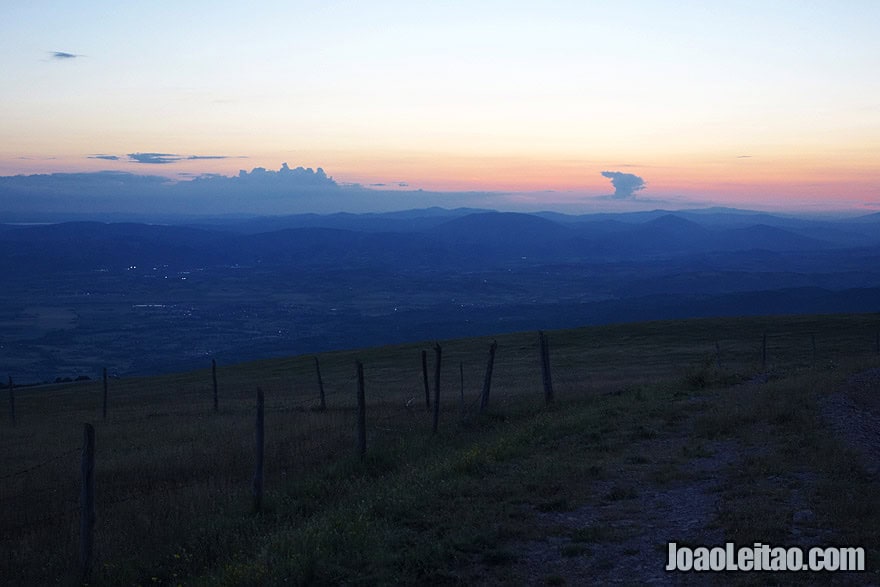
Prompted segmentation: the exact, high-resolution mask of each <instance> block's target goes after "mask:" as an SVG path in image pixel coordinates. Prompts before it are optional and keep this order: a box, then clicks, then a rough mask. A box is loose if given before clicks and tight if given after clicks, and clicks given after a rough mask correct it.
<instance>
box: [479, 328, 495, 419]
mask: <svg viewBox="0 0 880 587" xmlns="http://www.w3.org/2000/svg"><path fill="white" fill-rule="evenodd" d="M496 348H498V342H497V341H494V340H493V341H492V344H490V345H489V361H488V362H487V363H486V376H485V378H484V379H483V392H482V394H480V413H481V414H482V413H485V411H486V409H487V408H488V407H489V389H490V388H491V387H492V369H494V368H495V349H496Z"/></svg>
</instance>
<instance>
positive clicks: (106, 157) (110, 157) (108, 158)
mask: <svg viewBox="0 0 880 587" xmlns="http://www.w3.org/2000/svg"><path fill="white" fill-rule="evenodd" d="M89 159H104V160H106V161H119V159H120V157H119V155H103V154H97V155H89Z"/></svg>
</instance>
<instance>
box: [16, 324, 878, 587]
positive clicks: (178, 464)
mask: <svg viewBox="0 0 880 587" xmlns="http://www.w3.org/2000/svg"><path fill="white" fill-rule="evenodd" d="M878 324H880V318H878V316H877V315H876V314H871V315H838V316H800V317H777V318H739V319H708V320H688V321H676V322H649V323H641V324H630V325H616V326H603V327H590V328H581V329H574V330H561V331H551V332H549V333H548V339H549V343H550V361H551V365H552V369H553V372H552V375H553V377H552V379H553V386H554V392H555V399H554V402H553V404H552V405H546V404H545V401H544V393H543V390H542V383H541V373H540V368H539V363H538V348H537V337H536V334H535V333H534V332H528V333H521V334H508V335H500V336H498V337H497V343H498V346H497V353H496V361H495V369H494V376H493V378H492V387H491V395H490V400H489V404H488V410H487V412H486V413H485V414H483V415H479V414H478V411H477V406H478V401H479V400H478V398H479V393H480V390H481V388H482V384H483V381H484V369H485V366H486V358H487V351H488V348H489V344H490V342H491V340H490V339H487V338H479V339H466V340H441V341H440V343H441V349H442V355H441V358H442V362H441V365H442V369H441V377H440V398H441V404H440V407H441V410H440V412H439V427H438V431H437V433H436V434H432V432H431V425H432V413H431V412H430V411H428V410H426V409H425V404H424V401H425V392H424V387H423V379H422V373H421V361H420V351H421V350H427V351H428V368H429V371H431V372H432V374H433V369H434V367H435V365H436V362H435V355H434V351H433V350H432V348H431V343H430V342H424V343H420V344H411V345H404V346H394V347H381V348H371V349H362V350H358V351H352V352H337V353H329V354H323V355H321V356H320V357H319V359H320V366H321V371H322V375H323V385H324V391H325V396H326V403H327V409H326V410H325V411H321V410H319V409H317V408H318V406H319V399H318V397H319V393H318V385H317V381H316V373H315V362H314V360H313V357H311V356H303V357H293V358H288V359H276V360H268V361H260V362H255V363H249V364H243V365H230V366H224V365H221V366H220V368H219V369H218V384H219V385H218V392H219V394H218V399H219V411H217V412H214V411H213V408H212V384H211V373H210V370H201V371H197V372H192V373H182V374H173V375H166V376H161V377H152V378H123V379H119V380H112V381H111V382H110V387H109V402H108V414H107V419H106V420H103V419H101V417H100V414H101V385H100V384H99V383H88V382H87V383H82V384H77V385H72V384H71V385H59V386H52V387H48V388H31V389H28V390H19V393H18V394H17V396H16V408H17V423H16V425H15V426H11V425H9V424H8V423H6V424H4V425H3V426H2V427H0V445H2V446H3V447H4V450H3V451H2V452H0V476H2V477H3V483H2V484H0V500H2V503H3V504H4V507H3V508H2V510H0V516H2V517H0V541H2V544H3V552H4V564H3V565H0V582H2V583H3V584H8V585H34V584H51V583H56V582H61V583H66V584H76V583H78V582H79V578H80V577H79V571H78V563H77V556H78V554H77V553H78V549H79V537H78V528H79V518H78V506H77V500H78V496H79V493H80V485H79V453H80V446H81V442H82V423H83V422H92V423H94V425H95V429H96V435H97V450H96V459H97V464H96V477H95V478H96V495H97V503H96V510H97V518H96V528H95V533H94V537H95V549H94V559H93V570H92V574H91V577H90V581H89V584H94V585H119V584H152V583H160V584H165V583H173V584H178V583H181V584H227V585H233V584H234V585H258V584H282V583H288V584H294V585H302V584H353V583H367V584H468V585H473V584H571V585H584V584H608V583H609V582H613V581H622V582H625V583H630V584H633V583H636V584H644V583H648V582H656V581H659V582H666V581H669V580H678V579H681V580H691V579H693V577H691V576H688V577H672V578H671V579H670V576H669V575H667V574H666V573H665V572H664V570H663V567H664V566H665V564H666V559H667V555H666V543H667V542H670V541H676V542H679V543H686V544H691V545H699V544H707V545H714V544H723V543H724V542H727V541H730V542H735V543H736V544H737V545H749V544H753V543H754V542H762V543H764V544H772V545H786V546H793V545H800V546H805V547H806V546H815V545H822V546H829V545H838V546H861V547H864V548H865V550H866V564H867V569H868V571H867V572H863V573H848V574H840V575H837V574H835V575H830V574H819V575H817V574H812V573H801V574H797V575H795V576H790V575H784V576H781V575H770V574H764V575H752V574H745V573H743V574H728V575H725V576H724V578H723V579H724V582H725V583H734V584H737V583H742V584H754V582H755V581H757V582H759V583H776V582H778V581H780V580H785V581H788V580H791V581H792V582H798V581H801V582H805V583H815V582H817V581H826V580H832V579H836V580H838V581H839V582H840V583H841V584H875V583H877V581H878V578H880V577H878V574H877V571H878V569H880V543H878V540H877V534H876V527H877V524H878V522H880V513H878V512H880V502H878V495H880V491H878V483H880V477H878V472H877V471H876V470H875V468H874V467H873V465H872V463H873V462H875V461H874V460H871V459H870V458H868V457H869V456H870V455H867V456H866V454H865V450H866V449H868V451H869V452H870V449H871V447H872V446H873V445H871V444H870V443H866V438H869V436H870V435H869V434H867V433H866V435H861V436H860V435H858V434H856V435H853V434H850V433H848V434H843V433H842V431H841V428H840V424H841V422H842V420H841V414H843V416H844V417H845V418H846V422H847V427H846V428H847V429H848V430H849V431H850V432H852V431H853V430H854V429H857V430H866V431H869V430H870V427H869V426H868V427H866V426H867V424H869V423H870V422H876V421H877V419H878V418H880V410H878V406H877V403H876V401H874V400H872V399H871V398H876V397H877V395H878V393H880V376H878V375H877V373H878V367H880V355H878V352H877V348H876V344H877V342H878V341H877V338H876V337H877V331H878ZM765 334H766V338H765V336H764V335H765ZM764 340H766V347H764V346H763V341H764ZM765 348H766V352H764V349H765ZM355 360H361V361H362V362H363V365H364V374H365V390H366V402H367V405H366V426H367V427H366V439H367V451H366V456H365V458H364V459H359V458H358V457H357V455H356V453H355V451H354V438H355V416H354V406H355V396H356V394H355V389H356V379H355V373H356V370H355ZM257 388H260V389H262V391H263V392H264V393H265V473H264V488H265V493H264V495H263V500H262V508H261V511H260V512H259V513H254V512H253V511H252V509H253V498H252V495H251V491H252V479H253V474H254V453H255V448H254V421H255V392H256V390H257ZM431 391H432V393H433V391H434V389H433V383H432V390H431ZM841 406H842V407H841ZM841 410H843V412H841ZM866 423H867V424H866ZM801 577H803V578H801Z"/></svg>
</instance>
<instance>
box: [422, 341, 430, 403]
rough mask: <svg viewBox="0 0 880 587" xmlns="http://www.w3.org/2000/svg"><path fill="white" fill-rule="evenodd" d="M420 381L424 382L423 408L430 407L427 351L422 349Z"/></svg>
mask: <svg viewBox="0 0 880 587" xmlns="http://www.w3.org/2000/svg"><path fill="white" fill-rule="evenodd" d="M422 381H423V382H424V384H425V409H426V410H430V409H431V391H430V390H429V389H428V351H425V350H423V351H422Z"/></svg>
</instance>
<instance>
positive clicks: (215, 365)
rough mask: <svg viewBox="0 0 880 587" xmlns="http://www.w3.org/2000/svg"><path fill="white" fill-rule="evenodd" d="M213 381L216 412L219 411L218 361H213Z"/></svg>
mask: <svg viewBox="0 0 880 587" xmlns="http://www.w3.org/2000/svg"><path fill="white" fill-rule="evenodd" d="M211 379H212V380H213V382H214V411H215V412H216V411H218V410H219V404H218V403H217V359H211Z"/></svg>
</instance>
